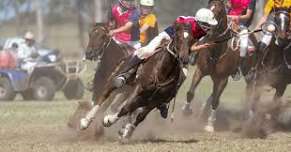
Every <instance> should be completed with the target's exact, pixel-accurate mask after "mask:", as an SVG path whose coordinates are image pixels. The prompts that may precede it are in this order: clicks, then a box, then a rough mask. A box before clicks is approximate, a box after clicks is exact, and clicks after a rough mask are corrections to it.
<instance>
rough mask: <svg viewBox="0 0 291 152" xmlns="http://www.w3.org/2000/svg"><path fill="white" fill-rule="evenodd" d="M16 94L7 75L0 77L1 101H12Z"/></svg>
mask: <svg viewBox="0 0 291 152" xmlns="http://www.w3.org/2000/svg"><path fill="white" fill-rule="evenodd" d="M15 96H16V92H15V91H14V90H13V87H12V85H11V82H10V80H9V79H7V78H6V77H2V78H0V101H12V100H14V98H15Z"/></svg>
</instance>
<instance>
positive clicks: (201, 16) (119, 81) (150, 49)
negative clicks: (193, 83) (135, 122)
mask: <svg viewBox="0 0 291 152" xmlns="http://www.w3.org/2000/svg"><path fill="white" fill-rule="evenodd" d="M175 22H176V23H180V24H187V25H188V24H189V25H190V26H191V34H192V36H193V38H194V39H196V40H199V39H200V38H201V37H203V36H205V35H206V34H207V32H208V31H209V30H210V29H211V28H212V27H214V26H216V25H217V20H216V19H215V18H214V14H213V12H212V11H211V10H209V9H207V8H202V9H200V10H198V11H197V13H196V15H195V17H191V16H190V17H185V16H180V17H178V18H177V19H176V21H175ZM174 35H175V30H174V27H173V26H169V27H167V28H166V29H165V30H164V31H163V32H161V33H160V34H159V35H158V36H156V37H155V38H154V39H153V40H152V41H151V42H150V43H149V44H148V45H147V46H145V47H142V48H140V49H138V50H136V51H135V53H134V55H133V56H132V57H131V59H130V60H129V61H128V63H127V64H126V66H125V67H124V68H123V69H122V70H121V72H120V74H119V75H118V76H117V77H116V78H115V79H114V80H113V85H114V86H115V87H117V88H119V87H122V86H123V85H124V84H125V83H126V81H127V79H128V78H129V77H131V75H132V74H133V73H135V72H136V69H137V68H136V67H137V66H138V65H139V64H140V63H141V62H142V61H143V60H144V59H147V58H149V57H150V56H152V55H154V54H155V53H157V51H159V49H156V48H157V47H158V46H159V45H160V44H161V42H162V40H163V39H165V40H171V39H172V38H173V37H174ZM131 69H135V70H131ZM183 72H184V74H185V76H186V74H187V70H186V69H183ZM183 80H184V79H183ZM183 80H181V82H179V84H182V82H183ZM161 106H162V107H159V109H160V111H161V115H162V117H164V118H165V117H166V116H167V112H168V109H167V106H166V105H161ZM162 113H164V114H162Z"/></svg>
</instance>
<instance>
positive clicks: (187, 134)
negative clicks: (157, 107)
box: [0, 78, 291, 152]
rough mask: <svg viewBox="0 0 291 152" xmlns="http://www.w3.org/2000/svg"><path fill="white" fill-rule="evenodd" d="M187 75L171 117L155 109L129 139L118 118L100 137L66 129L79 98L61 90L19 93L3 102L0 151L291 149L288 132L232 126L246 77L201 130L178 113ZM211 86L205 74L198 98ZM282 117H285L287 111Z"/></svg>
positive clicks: (229, 151) (234, 85)
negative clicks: (260, 133) (44, 98)
mask: <svg viewBox="0 0 291 152" xmlns="http://www.w3.org/2000/svg"><path fill="white" fill-rule="evenodd" d="M189 81H190V80H187V81H186V83H185V86H183V87H182V89H181V90H180V93H179V95H178V100H177V104H176V110H175V113H174V115H175V120H174V122H173V123H171V122H170V120H169V119H168V120H162V118H161V117H160V116H159V113H157V111H155V112H153V113H151V114H150V115H149V117H147V119H146V120H145V121H144V122H143V123H142V124H141V125H140V126H139V127H138V128H137V129H136V132H135V133H134V135H133V138H132V140H131V141H130V142H129V143H128V144H121V143H119V141H118V133H117V132H118V129H119V127H120V126H119V125H118V124H117V125H115V126H113V127H112V128H110V129H105V132H104V136H102V137H100V136H99V138H98V139H96V136H95V135H94V134H95V132H94V131H92V132H87V134H84V132H76V131H74V130H72V129H69V128H68V126H67V122H68V120H69V118H70V116H71V115H72V114H73V113H74V111H75V109H76V108H77V106H78V101H66V100H64V97H63V96H62V95H60V94H58V95H57V97H56V100H55V101H52V102H36V101H30V102H28V101H21V99H18V101H14V102H1V103H0V124H1V125H0V152H89V151H90V152H93V151H94V152H103V151H104V152H105V151H106V152H121V151H122V152H127V151H132V152H137V151H138V152H149V151H152V152H176V151H183V152H187V151H189V152H193V151H214V152H218V151H223V152H225V151H227V152H237V151H248V152H249V151H254V152H261V151H274V152H275V151H278V152H283V151H286V152H287V151H288V152H289V151H290V149H291V132H283V131H277V132H274V133H271V134H270V135H269V136H268V137H267V138H265V139H260V138H254V139H250V138H246V137H243V136H242V134H240V133H237V132H236V131H235V128H236V127H237V126H238V125H239V124H240V121H239V115H237V112H238V111H239V110H240V109H241V107H242V105H243V103H242V102H241V100H242V99H241V98H242V96H243V94H244V92H243V91H242V90H244V89H243V88H244V82H231V83H230V84H229V86H228V87H227V89H226V91H225V93H224V95H223V96H222V99H221V101H222V102H221V105H220V108H219V111H218V118H217V121H216V122H217V128H218V130H217V132H215V133H213V134H209V133H206V132H204V131H203V130H202V129H203V124H202V123H201V122H199V121H197V120H196V119H195V117H194V116H190V117H183V116H182V115H181V107H182V104H183V103H184V102H185V92H186V91H187V89H188V87H189ZM210 88H211V85H210V82H209V79H207V78H206V80H205V81H203V82H202V84H201V86H200V87H199V88H198V90H197V98H196V102H197V103H199V101H200V103H201V102H202V101H205V100H206V99H207V97H208V95H209V93H210V91H209V90H210ZM290 90H291V89H290V87H289V88H288V90H287V91H286V93H285V96H284V98H289V96H290V95H291V91H290ZM265 97H267V96H265ZM89 98H90V94H89V93H87V94H86V96H85V99H84V100H88V99H89ZM194 105H195V104H193V106H194ZM290 113H291V112H290ZM287 115H289V114H288V113H287ZM290 115H291V114H290ZM290 115H289V116H290ZM286 118H287V120H286V121H289V119H290V118H291V117H286ZM88 133H89V134H88Z"/></svg>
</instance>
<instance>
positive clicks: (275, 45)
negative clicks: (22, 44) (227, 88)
mask: <svg viewBox="0 0 291 152" xmlns="http://www.w3.org/2000/svg"><path fill="white" fill-rule="evenodd" d="M274 14H275V17H274V21H275V24H276V27H277V30H276V32H275V33H273V36H274V38H273V39H272V41H271V44H270V45H269V46H268V47H267V48H266V49H265V50H260V51H261V52H262V55H261V56H260V60H259V62H258V63H257V70H256V78H255V82H256V84H255V89H254V96H253V97H254V98H253V100H252V103H253V105H252V108H253V109H252V110H255V109H256V108H257V103H258V101H259V98H260V91H259V90H260V88H261V86H263V85H270V86H272V87H273V88H275V89H276V92H275V95H274V98H273V100H274V101H276V102H277V103H278V106H279V105H280V104H279V103H280V99H281V97H282V96H283V94H284V92H285V90H286V88H287V85H288V84H290V83H291V57H290V56H291V42H290V41H291V40H290V39H288V37H287V33H288V27H289V22H290V18H289V14H288V12H287V11H284V10H279V11H275V13H274ZM269 24H270V23H265V26H268V25H269ZM271 24H273V23H271ZM263 29H266V28H263ZM264 32H268V31H264Z"/></svg>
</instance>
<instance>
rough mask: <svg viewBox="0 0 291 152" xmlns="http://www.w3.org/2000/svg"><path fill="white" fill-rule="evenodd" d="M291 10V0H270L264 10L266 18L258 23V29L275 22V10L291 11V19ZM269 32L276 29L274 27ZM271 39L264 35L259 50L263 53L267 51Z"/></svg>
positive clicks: (290, 13)
mask: <svg viewBox="0 0 291 152" xmlns="http://www.w3.org/2000/svg"><path fill="white" fill-rule="evenodd" d="M290 8H291V0H268V1H267V3H266V5H265V8H264V16H263V17H262V18H261V19H260V21H259V22H258V24H257V27H256V29H259V28H260V27H261V26H262V24H264V23H265V22H267V21H271V22H274V14H273V13H274V11H275V10H280V9H286V10H288V11H289V16H290V17H291V12H290ZM289 26H290V25H289ZM289 28H290V27H289ZM289 28H287V29H289ZM268 30H270V32H273V31H275V30H276V29H275V27H274V28H273V29H272V28H268ZM271 39H272V37H270V36H268V35H267V34H264V35H263V38H262V41H261V42H260V48H259V49H260V50H262V51H263V50H265V49H266V48H267V47H268V46H269V44H270V41H271Z"/></svg>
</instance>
